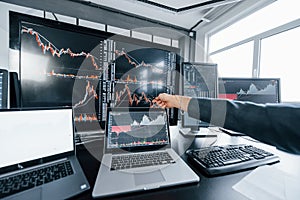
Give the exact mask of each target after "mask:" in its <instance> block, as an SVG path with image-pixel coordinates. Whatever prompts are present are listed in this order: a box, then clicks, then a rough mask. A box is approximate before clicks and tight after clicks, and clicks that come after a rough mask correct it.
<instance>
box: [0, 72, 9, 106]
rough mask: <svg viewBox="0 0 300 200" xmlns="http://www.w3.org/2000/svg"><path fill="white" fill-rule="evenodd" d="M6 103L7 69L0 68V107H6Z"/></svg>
mask: <svg viewBox="0 0 300 200" xmlns="http://www.w3.org/2000/svg"><path fill="white" fill-rule="evenodd" d="M7 103H8V71H7V70H6V69H0V109H5V108H7Z"/></svg>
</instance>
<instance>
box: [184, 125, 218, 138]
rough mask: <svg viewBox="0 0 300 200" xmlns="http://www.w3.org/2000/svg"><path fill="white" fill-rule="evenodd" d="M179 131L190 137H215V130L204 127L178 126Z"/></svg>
mask: <svg viewBox="0 0 300 200" xmlns="http://www.w3.org/2000/svg"><path fill="white" fill-rule="evenodd" d="M179 131H180V133H181V134H182V135H184V136H191V137H217V136H218V135H217V132H215V131H213V130H210V129H209V128H206V127H199V128H182V127H181V128H179Z"/></svg>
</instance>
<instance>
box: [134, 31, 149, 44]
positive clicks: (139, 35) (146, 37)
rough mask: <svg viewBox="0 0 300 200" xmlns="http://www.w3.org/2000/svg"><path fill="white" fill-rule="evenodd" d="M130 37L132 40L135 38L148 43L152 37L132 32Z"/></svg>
mask: <svg viewBox="0 0 300 200" xmlns="http://www.w3.org/2000/svg"><path fill="white" fill-rule="evenodd" d="M132 37H133V38H137V39H141V40H146V41H150V42H151V40H152V35H149V34H146V33H141V32H137V31H132Z"/></svg>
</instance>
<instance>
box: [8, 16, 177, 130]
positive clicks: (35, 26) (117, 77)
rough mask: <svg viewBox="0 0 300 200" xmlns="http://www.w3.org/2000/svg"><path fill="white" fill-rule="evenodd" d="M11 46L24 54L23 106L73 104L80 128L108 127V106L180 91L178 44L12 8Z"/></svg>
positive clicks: (142, 102) (143, 102)
mask: <svg viewBox="0 0 300 200" xmlns="http://www.w3.org/2000/svg"><path fill="white" fill-rule="evenodd" d="M10 48H12V49H15V50H19V53H20V62H19V63H20V71H19V74H20V83H21V98H22V99H21V100H22V101H21V104H22V105H21V106H22V107H57V106H72V107H73V110H74V121H75V128H76V131H77V132H98V131H99V130H100V129H101V128H104V123H105V120H106V119H105V117H106V109H107V107H108V106H112V107H114V106H148V107H150V106H151V100H152V99H153V98H154V97H155V96H156V95H158V94H159V93H161V92H169V93H174V92H175V89H174V88H175V87H176V86H174V84H175V83H176V81H174V80H173V79H172V81H170V74H172V72H171V71H172V70H175V69H176V67H177V66H178V65H177V64H176V63H177V59H176V56H175V55H176V52H178V49H176V48H173V47H165V46H163V45H158V44H154V43H151V42H145V41H141V40H137V39H132V38H128V37H124V36H117V35H114V34H110V33H107V32H103V31H99V30H94V29H90V28H86V27H81V26H77V25H71V24H67V23H62V22H58V21H53V20H48V19H43V18H39V17H33V16H29V15H24V14H19V13H15V12H10ZM173 58H174V59H173ZM173 116H176V115H175V114H174V115H173ZM171 119H173V118H172V117H171ZM173 120H174V119H173ZM174 121H177V120H176V119H175V120H174Z"/></svg>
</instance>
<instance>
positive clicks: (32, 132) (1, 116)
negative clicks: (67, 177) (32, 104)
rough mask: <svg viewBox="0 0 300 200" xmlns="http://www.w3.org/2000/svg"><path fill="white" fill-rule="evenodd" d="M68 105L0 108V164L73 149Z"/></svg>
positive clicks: (70, 116)
mask: <svg viewBox="0 0 300 200" xmlns="http://www.w3.org/2000/svg"><path fill="white" fill-rule="evenodd" d="M73 137H74V136H73V121H72V109H71V108H70V109H56V110H22V111H20V110H19V111H7V110H6V111H0V138H1V139H0V158H1V159H0V168H2V167H6V166H10V165H14V164H17V163H23V162H27V161H32V160H35V159H39V158H44V157H47V156H52V155H57V154H60V153H64V152H69V151H72V150H74V142H73Z"/></svg>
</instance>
